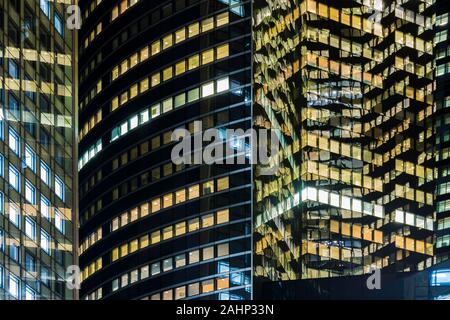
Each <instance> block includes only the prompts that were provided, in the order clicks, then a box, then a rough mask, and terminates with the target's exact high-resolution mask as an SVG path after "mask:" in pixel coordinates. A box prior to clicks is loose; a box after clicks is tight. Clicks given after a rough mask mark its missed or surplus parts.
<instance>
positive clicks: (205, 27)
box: [202, 18, 214, 32]
mask: <svg viewBox="0 0 450 320" xmlns="http://www.w3.org/2000/svg"><path fill="white" fill-rule="evenodd" d="M213 28H214V18H208V19H205V20H203V21H202V32H206V31H209V30H212V29H213Z"/></svg>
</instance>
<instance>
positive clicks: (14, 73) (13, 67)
mask: <svg viewBox="0 0 450 320" xmlns="http://www.w3.org/2000/svg"><path fill="white" fill-rule="evenodd" d="M8 68H9V70H8V71H9V75H10V76H11V77H12V78H13V79H19V66H18V65H17V62H15V61H14V60H11V59H9V63H8Z"/></svg>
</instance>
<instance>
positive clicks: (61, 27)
mask: <svg viewBox="0 0 450 320" xmlns="http://www.w3.org/2000/svg"><path fill="white" fill-rule="evenodd" d="M55 29H56V31H58V33H59V34H60V35H61V37H64V23H63V20H62V18H61V17H60V16H59V15H58V14H56V13H55Z"/></svg>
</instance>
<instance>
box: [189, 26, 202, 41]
mask: <svg viewBox="0 0 450 320" xmlns="http://www.w3.org/2000/svg"><path fill="white" fill-rule="evenodd" d="M199 32H200V24H199V23H198V22H196V23H193V24H191V25H189V27H188V37H189V38H190V37H194V36H196V35H198V34H199Z"/></svg>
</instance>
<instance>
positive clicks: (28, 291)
mask: <svg viewBox="0 0 450 320" xmlns="http://www.w3.org/2000/svg"><path fill="white" fill-rule="evenodd" d="M25 300H36V292H35V291H34V290H33V289H32V288H30V287H29V286H28V285H27V286H25Z"/></svg>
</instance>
